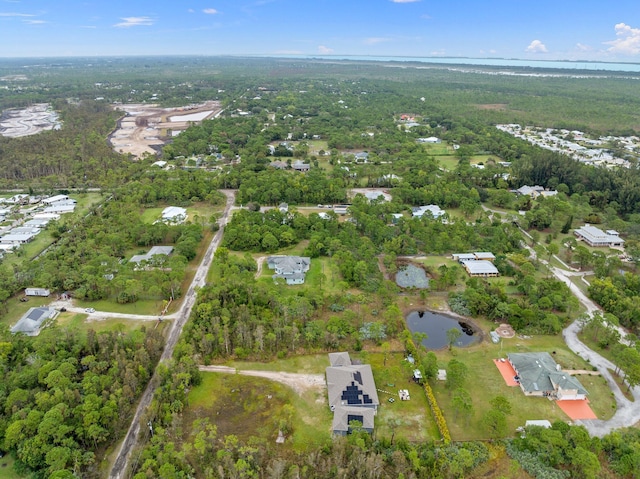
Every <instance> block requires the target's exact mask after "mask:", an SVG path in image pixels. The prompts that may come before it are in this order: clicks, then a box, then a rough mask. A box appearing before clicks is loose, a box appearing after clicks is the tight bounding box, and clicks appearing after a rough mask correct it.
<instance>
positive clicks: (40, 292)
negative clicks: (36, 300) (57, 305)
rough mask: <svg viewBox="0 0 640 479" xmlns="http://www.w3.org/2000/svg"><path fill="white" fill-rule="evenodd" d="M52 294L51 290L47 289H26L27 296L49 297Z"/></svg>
mask: <svg viewBox="0 0 640 479" xmlns="http://www.w3.org/2000/svg"><path fill="white" fill-rule="evenodd" d="M50 294H51V290H49V289H46V288H25V290H24V295H25V296H43V297H47V296H49V295H50Z"/></svg>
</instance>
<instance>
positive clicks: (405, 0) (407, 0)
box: [391, 0, 420, 3]
mask: <svg viewBox="0 0 640 479" xmlns="http://www.w3.org/2000/svg"><path fill="white" fill-rule="evenodd" d="M391 1H392V2H393V3H415V2H419V1H420V0H391Z"/></svg>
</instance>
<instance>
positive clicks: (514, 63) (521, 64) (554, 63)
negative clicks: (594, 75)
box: [286, 55, 640, 73]
mask: <svg viewBox="0 0 640 479" xmlns="http://www.w3.org/2000/svg"><path fill="white" fill-rule="evenodd" d="M286 58H300V59H321V60H356V61H379V62H399V63H400V62H403V63H427V64H434V65H435V64H437V65H470V66H490V67H503V68H509V67H517V68H535V69H553V70H582V71H592V72H593V71H601V72H630V73H640V63H609V62H589V61H569V60H548V61H547V60H520V59H511V58H466V57H376V56H357V55H354V56H351V55H287V56H286Z"/></svg>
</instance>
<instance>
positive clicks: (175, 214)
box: [162, 206, 187, 224]
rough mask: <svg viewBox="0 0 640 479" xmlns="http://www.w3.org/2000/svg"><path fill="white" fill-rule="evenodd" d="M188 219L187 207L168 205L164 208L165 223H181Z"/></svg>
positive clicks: (163, 218) (163, 217)
mask: <svg viewBox="0 0 640 479" xmlns="http://www.w3.org/2000/svg"><path fill="white" fill-rule="evenodd" d="M186 219H187V210H186V208H181V207H179V206H167V207H166V208H165V209H164V210H162V221H163V222H164V223H173V224H181V223H184V222H185V220H186Z"/></svg>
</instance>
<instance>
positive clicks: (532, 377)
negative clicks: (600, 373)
mask: <svg viewBox="0 0 640 479" xmlns="http://www.w3.org/2000/svg"><path fill="white" fill-rule="evenodd" d="M507 359H508V360H509V363H511V366H512V367H513V369H514V370H515V372H516V375H517V376H516V379H517V381H518V382H519V383H520V389H522V392H524V394H525V395H527V396H540V397H547V398H549V399H562V400H573V399H576V400H577V399H586V397H587V394H588V393H587V390H586V389H585V388H584V386H582V384H580V381H578V380H577V379H576V378H574V377H573V376H571V375H570V374H569V373H567V372H564V371H562V368H561V367H560V365H559V364H557V363H556V362H555V361H554V360H553V358H552V357H551V355H550V354H549V353H510V354H507Z"/></svg>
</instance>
